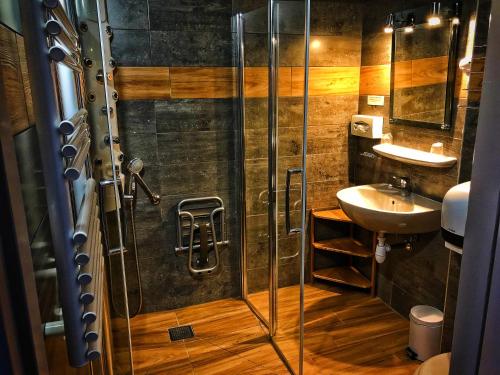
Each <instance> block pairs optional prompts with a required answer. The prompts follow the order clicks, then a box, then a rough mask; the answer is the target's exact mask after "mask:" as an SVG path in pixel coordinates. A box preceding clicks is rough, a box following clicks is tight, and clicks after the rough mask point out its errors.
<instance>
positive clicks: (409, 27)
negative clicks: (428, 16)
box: [403, 14, 415, 33]
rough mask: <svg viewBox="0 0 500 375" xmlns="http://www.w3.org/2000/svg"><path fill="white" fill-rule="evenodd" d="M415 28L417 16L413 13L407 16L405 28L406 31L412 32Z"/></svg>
mask: <svg viewBox="0 0 500 375" xmlns="http://www.w3.org/2000/svg"><path fill="white" fill-rule="evenodd" d="M413 30H415V16H414V15H413V14H409V15H408V17H407V18H406V25H405V27H404V28H403V31H404V32H405V33H412V32H413Z"/></svg>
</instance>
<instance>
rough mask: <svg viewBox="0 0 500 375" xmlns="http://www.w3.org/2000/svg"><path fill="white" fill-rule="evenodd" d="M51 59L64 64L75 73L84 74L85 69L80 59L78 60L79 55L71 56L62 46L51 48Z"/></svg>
mask: <svg viewBox="0 0 500 375" xmlns="http://www.w3.org/2000/svg"><path fill="white" fill-rule="evenodd" d="M49 57H50V58H51V60H53V61H55V62H57V63H62V64H64V65H66V66H67V67H68V68H71V69H73V70H74V71H75V72H78V73H82V72H83V68H82V66H81V65H80V59H79V58H78V55H76V54H72V55H70V54H69V53H67V52H66V51H65V50H64V49H63V48H62V47H60V46H52V47H50V48H49Z"/></svg>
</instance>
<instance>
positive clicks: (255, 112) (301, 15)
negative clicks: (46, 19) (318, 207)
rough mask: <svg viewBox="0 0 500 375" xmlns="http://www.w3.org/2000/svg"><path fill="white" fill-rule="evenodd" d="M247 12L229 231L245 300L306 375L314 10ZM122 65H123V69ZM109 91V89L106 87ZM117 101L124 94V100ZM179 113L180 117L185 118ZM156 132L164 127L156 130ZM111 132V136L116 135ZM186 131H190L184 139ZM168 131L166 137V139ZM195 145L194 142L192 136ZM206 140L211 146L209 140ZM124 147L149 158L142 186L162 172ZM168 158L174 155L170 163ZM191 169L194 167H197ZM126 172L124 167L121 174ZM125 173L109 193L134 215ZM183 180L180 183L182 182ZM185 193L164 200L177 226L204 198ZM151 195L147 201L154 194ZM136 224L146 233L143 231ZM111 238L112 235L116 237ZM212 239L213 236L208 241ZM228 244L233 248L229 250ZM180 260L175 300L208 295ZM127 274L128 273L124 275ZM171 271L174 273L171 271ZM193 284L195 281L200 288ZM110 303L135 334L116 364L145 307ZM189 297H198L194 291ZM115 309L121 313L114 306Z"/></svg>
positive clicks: (301, 5)
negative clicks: (189, 205) (148, 175)
mask: <svg viewBox="0 0 500 375" xmlns="http://www.w3.org/2000/svg"><path fill="white" fill-rule="evenodd" d="M256 3H257V2H256ZM260 4H261V3H260ZM246 6H247V8H246V9H243V8H241V10H240V9H239V6H238V5H236V7H235V4H234V2H233V17H232V32H233V34H234V35H236V38H235V39H233V41H235V44H234V45H233V47H235V48H234V49H235V50H236V52H237V54H236V55H237V60H236V64H235V65H236V69H235V71H236V72H237V79H236V80H235V81H236V86H237V92H236V101H235V103H237V106H236V108H237V111H236V112H235V117H237V119H236V123H237V126H236V129H235V134H238V136H239V144H238V147H236V152H235V153H236V154H237V155H238V156H237V158H236V159H237V160H238V161H239V162H240V166H239V167H240V171H241V172H240V175H239V176H240V177H241V181H240V182H241V183H240V185H239V193H240V195H239V198H240V199H239V202H238V204H239V205H240V208H239V209H237V210H236V211H237V212H239V213H240V219H241V221H240V223H236V227H233V229H232V230H231V226H229V227H230V228H229V231H231V232H236V233H239V232H241V238H237V237H236V236H234V233H229V241H227V242H229V243H231V242H232V243H233V244H232V246H233V248H234V249H238V250H239V249H241V254H240V260H241V269H240V281H241V297H242V298H243V300H244V301H245V302H246V303H247V304H248V307H249V308H250V310H251V311H252V312H253V313H254V314H255V315H256V316H257V317H258V319H259V320H260V321H261V322H262V324H263V325H264V326H265V327H267V330H268V336H269V339H270V341H271V343H272V344H273V346H274V348H275V350H276V352H277V353H278V355H279V356H280V357H281V359H282V360H283V362H284V363H285V364H286V366H287V367H288V369H289V370H290V372H292V373H295V374H301V373H302V358H303V321H304V316H303V315H304V303H303V293H304V263H305V243H306V242H305V241H306V234H305V226H306V209H307V207H306V200H307V199H306V190H307V189H306V187H307V184H306V173H305V170H306V168H305V167H306V151H307V150H306V146H307V135H306V134H307V133H306V127H307V99H308V97H307V89H308V85H307V84H308V54H309V48H308V46H309V13H310V1H309V0H305V1H276V0H269V1H268V2H267V5H266V6H263V7H258V6H256V7H255V8H251V9H248V4H247V5H246ZM108 13H109V9H108ZM101 16H102V17H104V16H105V15H104V14H102V15H101ZM100 37H101V44H102V45H105V44H106V43H105V42H106V41H105V40H104V38H105V37H106V36H105V35H104V33H103V32H102V31H101V32H100ZM280 41H284V43H283V44H281V43H280ZM193 48H195V47H193ZM117 62H118V64H120V61H119V60H117ZM103 73H104V75H105V76H107V74H112V69H106V68H104V69H103ZM104 82H105V83H106V82H107V81H106V80H104ZM106 85H107V83H106ZM118 93H120V92H119V90H118ZM105 99H106V102H107V105H108V106H109V107H113V106H114V102H113V101H112V99H114V98H110V95H107V96H106V98H105ZM110 100H111V102H110ZM120 101H121V99H120ZM118 104H120V103H118ZM181 105H186V104H185V102H178V101H175V100H172V101H169V102H168V104H165V106H167V107H168V108H167V109H168V110H170V111H172V112H175V111H176V109H175V106H181ZM158 107H160V105H158V103H155V110H157V108H158ZM162 108H163V107H162ZM172 108H174V109H172ZM182 110H184V109H180V111H182ZM175 113H176V114H177V112H175ZM111 116H112V115H110V116H108V122H109V123H111V122H112V118H111ZM157 117H158V116H157ZM238 120H239V121H238ZM120 121H124V119H123V118H122V119H120V117H118V123H120ZM170 126H172V125H170ZM119 127H120V125H119ZM157 127H160V126H159V125H158V124H157ZM104 130H108V127H106V128H105V129H104ZM179 130H180V129H177V128H176V129H175V130H174V131H177V132H179ZM182 130H183V131H185V129H182ZM194 130H195V129H193V131H194ZM120 131H121V129H120ZM164 131H165V132H166V130H164ZM109 132H112V130H111V127H109ZM176 134H178V133H176ZM184 134H186V133H184ZM191 134H192V133H191ZM138 136H139V135H136V134H135V133H134V136H133V137H134V138H137V137H138ZM193 136H194V137H196V135H194V134H193ZM203 136H204V137H207V136H208V135H206V134H205V135H203ZM115 137H117V135H116V133H114V130H113V134H108V137H107V139H108V140H114V139H115ZM120 138H121V139H122V142H120V147H121V148H122V150H123V152H124V154H125V155H126V156H127V157H129V158H137V157H139V158H143V157H144V160H145V161H144V164H142V161H141V163H140V167H141V168H138V170H137V171H136V172H137V173H135V175H137V176H138V178H139V179H140V176H139V172H140V170H142V167H143V166H144V167H145V168H146V169H148V168H153V167H154V166H152V165H151V161H150V160H151V157H150V155H141V154H140V153H136V154H134V153H133V152H131V150H129V149H127V141H126V140H125V142H123V138H126V135H125V137H123V134H120ZM217 145H218V144H217ZM108 147H109V146H108ZM212 147H213V146H212ZM109 150H110V151H111V153H112V154H113V153H116V155H113V157H111V160H113V162H112V163H111V165H115V164H116V162H115V161H116V160H119V161H120V162H121V161H122V160H123V158H122V157H121V154H120V153H118V152H117V151H116V150H115V148H114V147H109ZM134 152H135V151H134ZM143 152H145V151H143ZM160 152H162V150H160V146H159V147H158V154H160ZM163 152H165V153H166V152H167V151H165V150H164V151H163ZM217 154H220V152H217ZM166 155H169V154H167V153H166ZM172 157H173V158H174V159H176V158H179V157H178V155H173V156H172ZM125 160H126V159H125ZM134 160H136V161H137V160H139V159H132V160H131V163H132V164H129V166H131V167H130V168H129V171H130V172H131V173H132V174H134V170H135V169H134V168H133V167H134V166H133V161H134ZM179 160H181V158H179ZM179 160H177V159H176V160H172V159H169V160H166V161H158V163H159V164H160V166H162V167H165V166H168V163H170V162H171V163H173V164H175V163H179V164H180V165H182V167H183V168H182V169H181V170H182V171H183V170H184V169H185V168H188V167H187V166H186V165H185V164H182V163H180V162H179ZM188 161H190V160H189V158H188ZM200 162H201V160H200ZM162 163H165V164H162ZM195 168H198V167H195ZM200 168H201V167H200ZM236 168H238V167H236ZM123 170H124V168H123V166H122V167H121V169H120V171H123ZM120 171H119V170H118V169H117V170H116V171H115V170H113V173H112V174H111V176H112V178H111V179H110V182H112V185H111V186H112V187H113V188H114V191H115V194H116V195H117V197H115V202H114V203H115V206H116V207H120V206H123V205H125V206H126V198H127V197H126V196H123V191H122V192H120V191H119V190H120V185H121V186H127V185H126V184H125V183H124V182H123V181H120V179H122V180H123V175H122V176H120ZM179 171H180V170H179ZM179 171H178V173H180V172H179ZM113 176H114V177H113ZM137 176H136V177H137ZM169 177H170V180H173V181H183V179H184V178H185V177H182V176H180V175H179V176H177V175H169ZM140 181H142V179H141V180H139V182H140ZM183 182H184V181H183ZM200 185H201V183H200ZM141 186H142V185H141ZM183 186H184V185H182V184H178V185H177V186H175V189H176V191H175V195H173V196H172V197H170V196H164V195H162V197H161V200H162V203H161V215H162V216H163V215H165V212H168V214H167V215H168V218H170V212H171V211H172V209H171V207H174V206H175V207H177V204H180V203H179V202H184V201H185V200H190V199H194V200H196V199H199V197H200V196H203V195H204V194H203V192H202V191H194V192H193V191H187V190H183ZM177 189H178V191H177ZM111 190H113V189H111ZM122 190H123V189H122ZM146 190H148V191H149V189H146ZM165 190H167V189H165ZM168 193H171V194H173V193H172V192H171V191H168V192H167V194H168ZM163 194H164V193H163ZM196 194H198V195H196ZM125 195H126V194H125ZM153 195H154V194H153V193H151V194H149V200H150V201H151V202H153V201H155V202H156V201H158V202H159V200H160V196H158V197H157V198H155V199H152V198H151V197H152V196H153ZM155 197H156V196H155ZM123 202H125V204H124V203H123ZM153 203H154V202H153ZM148 204H149V202H148ZM225 204H226V202H225ZM230 204H231V203H230V202H229V205H230ZM133 209H134V210H136V211H138V212H139V211H141V209H142V210H143V209H144V204H142V205H141V206H138V207H137V208H136V207H135V204H134V208H133ZM178 210H180V208H179V209H178ZM118 211H119V210H117V211H116V213H114V215H115V216H116V219H117V223H118V225H117V226H116V228H115V229H120V228H123V227H125V226H126V225H127V224H126V223H122V224H121V225H120V224H119V223H120V221H121V220H125V221H127V220H130V218H126V216H122V217H121V216H120V215H119V214H118ZM172 212H173V211H172ZM132 215H133V214H132ZM132 219H133V217H132ZM132 224H133V225H132V228H131V229H132V232H133V233H131V234H130V235H131V236H132V238H133V239H134V245H136V246H133V248H135V251H134V252H133V253H135V255H134V256H135V257H138V256H139V255H140V254H139V255H138V254H137V253H138V251H137V249H138V248H139V249H140V250H139V251H147V250H148V249H147V248H146V246H143V242H141V241H140V240H138V239H137V238H136V234H135V230H136V225H135V224H136V223H135V222H134V221H133V222H132ZM137 224H138V225H142V223H140V222H139V223H137ZM129 225H130V223H129ZM191 225H194V224H193V223H192V224H191ZM111 229H112V228H108V230H111ZM172 229H173V228H172V227H170V226H169V225H168V224H167V225H166V226H165V227H164V228H163V229H162V230H165V232H168V233H167V234H166V236H167V238H169V236H170V235H171V234H173V233H176V232H175V230H174V231H173V230H172ZM142 230H144V228H143V229H142ZM122 232H125V230H123V229H122ZM118 235H119V237H120V238H121V240H120V241H118V242H119V246H118V248H119V249H120V251H119V254H120V258H121V259H120V262H113V259H111V257H110V258H109V259H108V262H110V264H111V262H113V263H114V264H116V267H115V271H116V272H117V274H118V276H120V275H121V274H123V275H124V276H123V279H122V280H121V283H123V284H124V285H127V286H129V283H128V281H129V279H128V277H130V276H128V277H126V276H125V274H134V272H136V270H135V269H136V268H138V267H136V265H137V263H136V264H135V265H134V264H132V267H130V265H131V263H134V262H131V261H130V260H127V258H130V257H131V256H132V255H130V253H131V252H130V250H131V248H129V249H128V253H125V250H126V247H127V244H126V243H125V242H126V240H124V238H123V233H119V234H118ZM164 235H165V234H164ZM191 235H192V234H191ZM201 235H202V233H201V231H200V236H201ZM205 236H207V234H206V233H205ZM208 236H210V235H208ZM209 239H210V237H209ZM136 240H137V241H136ZM206 240H207V238H205V242H206ZM222 242H224V243H225V241H222ZM230 246H231V244H230ZM200 247H201V246H200ZM142 249H144V250H142ZM179 249H180V248H179ZM173 250H174V249H173V248H172V249H170V248H169V249H168V251H172V254H171V255H174V256H175V258H174V259H172V258H169V259H171V261H172V262H173V263H176V265H175V267H176V272H177V271H179V270H181V269H185V272H184V274H182V275H181V276H180V278H179V277H177V278H176V277H172V280H171V281H172V282H173V283H174V284H175V283H178V284H179V283H184V284H185V285H181V286H179V285H172V284H169V285H172V288H173V289H175V290H181V289H182V287H189V285H196V286H198V285H199V286H200V287H201V288H205V287H207V286H206V284H204V281H203V280H206V279H204V277H206V276H208V278H210V276H211V275H195V276H198V277H193V278H192V280H191V275H190V274H189V272H188V269H189V271H190V272H191V271H192V267H186V265H185V264H184V262H186V261H187V259H188V258H187V257H186V254H185V253H182V252H179V254H178V253H177V250H176V251H175V252H174V251H173ZM180 250H182V249H180ZM226 251H228V250H226ZM171 255H169V256H171ZM115 258H116V257H115ZM123 258H125V259H123ZM130 259H132V258H130ZM190 259H191V250H190V254H189V261H188V262H189V263H188V266H192V264H191V262H190ZM181 262H183V263H181ZM127 264H128V267H127ZM181 265H182V266H181ZM120 267H121V272H120V271H119V269H120ZM172 267H174V265H173V264H172ZM181 267H182V268H181ZM111 272H113V271H112V270H110V274H109V275H108V278H110V280H113V277H114V275H112V274H111ZM138 272H140V271H138ZM150 272H151V271H150ZM191 273H193V272H191ZM214 273H216V272H214ZM117 279H118V280H119V279H120V278H119V277H118V278H117ZM125 279H127V280H125ZM193 280H197V281H196V282H194V281H193ZM138 283H139V288H138V290H139V299H140V300H142V291H141V285H140V283H141V280H140V278H138ZM129 288H130V286H129ZM188 290H192V289H189V288H184V289H182V292H183V293H187V292H188ZM111 293H112V294H113V293H116V296H113V295H112V296H111V300H113V297H115V298H119V299H120V301H122V303H123V304H124V305H125V306H122V307H121V308H119V309H117V310H116V311H114V313H115V314H117V315H120V316H124V317H125V318H126V321H127V324H123V323H121V324H118V325H115V332H116V333H115V336H116V338H117V340H118V342H117V340H116V339H115V342H117V348H118V349H117V351H116V354H117V356H119V357H123V356H124V354H125V352H126V351H127V349H128V348H126V346H125V345H123V343H124V342H125V341H126V340H124V338H125V329H127V331H128V330H130V328H129V327H130V324H129V323H128V322H129V319H130V318H132V315H131V314H135V312H136V311H139V310H140V309H141V306H140V305H139V307H138V308H133V307H130V306H129V302H128V301H127V298H126V296H127V294H129V293H130V291H127V290H126V289H125V291H120V290H118V291H114V290H113V289H111ZM172 293H173V292H172ZM189 293H192V292H191V291H189ZM132 295H133V294H132ZM130 300H133V298H130ZM190 300H194V302H192V303H200V302H201V301H199V300H196V299H195V297H192V298H190ZM131 306H132V304H131ZM127 307H128V308H127ZM114 308H115V309H116V306H114ZM131 335H132V336H133V332H131ZM129 340H130V338H129ZM120 341H121V343H120ZM129 342H130V341H129ZM132 350H133V346H132ZM128 358H130V362H131V361H132V360H131V358H132V351H130V352H129V355H128ZM132 372H133V370H132Z"/></svg>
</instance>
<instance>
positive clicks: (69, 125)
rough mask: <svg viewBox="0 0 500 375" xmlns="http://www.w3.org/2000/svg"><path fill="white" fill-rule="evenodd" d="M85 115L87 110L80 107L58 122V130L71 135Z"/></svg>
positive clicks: (85, 118) (81, 122) (83, 120)
mask: <svg viewBox="0 0 500 375" xmlns="http://www.w3.org/2000/svg"><path fill="white" fill-rule="evenodd" d="M87 116H88V112H87V110H86V109H85V108H82V109H80V110H79V111H78V112H76V113H75V114H74V115H73V116H71V118H69V119H66V120H63V121H61V122H60V123H59V132H60V133H61V134H64V135H71V134H72V133H73V132H74V131H75V130H77V129H78V127H80V126H81V125H82V124H83V123H84V122H85V121H86V120H87Z"/></svg>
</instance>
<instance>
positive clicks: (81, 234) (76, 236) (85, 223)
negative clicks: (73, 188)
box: [73, 178, 97, 245]
mask: <svg viewBox="0 0 500 375" xmlns="http://www.w3.org/2000/svg"><path fill="white" fill-rule="evenodd" d="M95 185H96V183H95V180H94V179H93V178H89V179H88V180H87V183H86V185H85V196H84V198H83V204H82V207H81V208H80V213H79V214H78V219H77V221H76V226H75V232H74V233H73V243H74V244H76V245H81V244H83V243H85V241H87V239H88V237H89V226H90V224H91V220H92V213H94V212H95V207H96V204H97V203H96V194H95Z"/></svg>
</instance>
